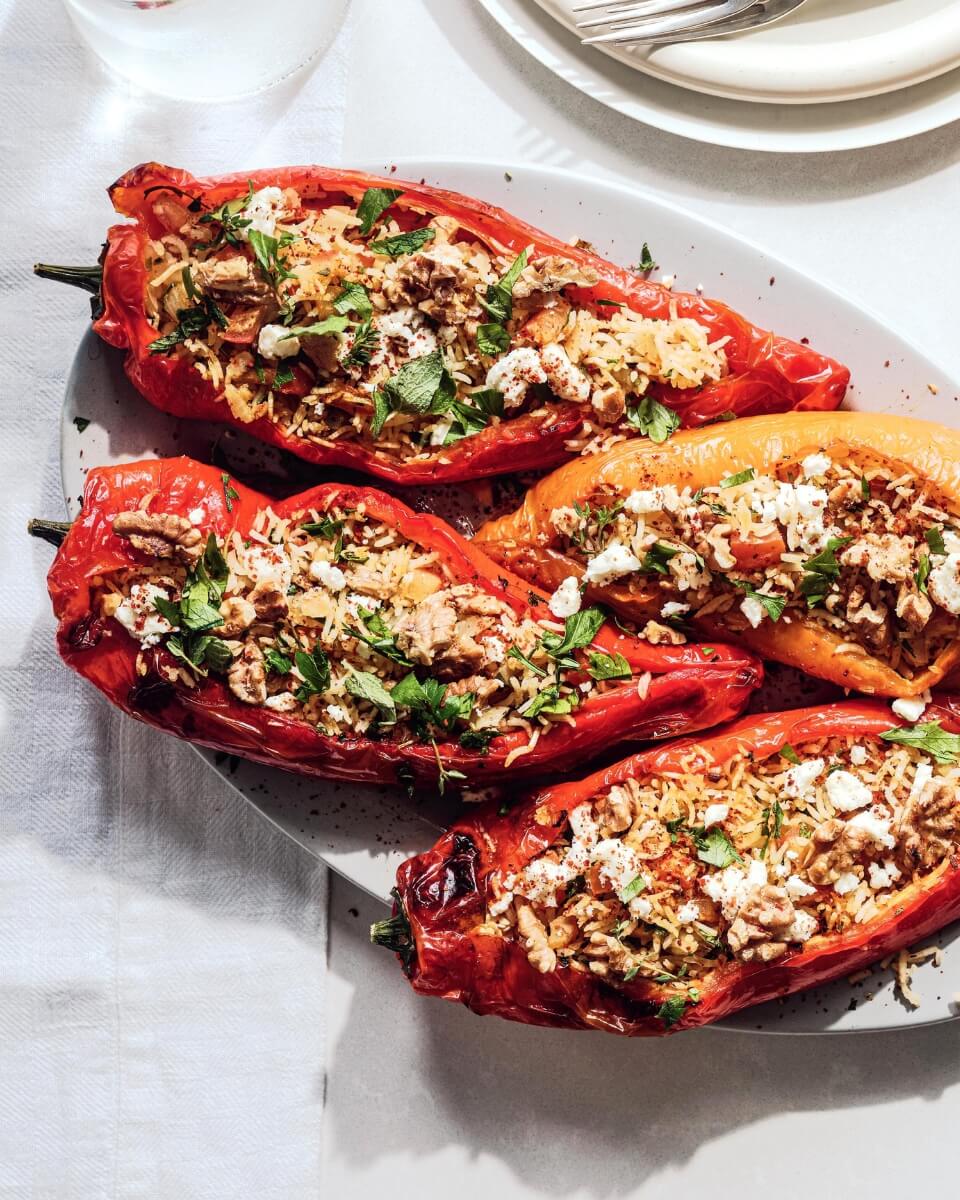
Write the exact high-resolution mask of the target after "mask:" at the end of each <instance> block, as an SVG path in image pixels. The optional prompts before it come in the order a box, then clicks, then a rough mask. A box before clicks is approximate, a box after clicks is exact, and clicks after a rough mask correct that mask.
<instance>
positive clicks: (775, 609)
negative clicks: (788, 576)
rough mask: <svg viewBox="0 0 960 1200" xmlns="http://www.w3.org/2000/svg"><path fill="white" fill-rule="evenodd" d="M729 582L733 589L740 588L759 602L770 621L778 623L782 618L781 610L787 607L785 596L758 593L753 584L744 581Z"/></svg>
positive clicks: (733, 580)
mask: <svg viewBox="0 0 960 1200" xmlns="http://www.w3.org/2000/svg"><path fill="white" fill-rule="evenodd" d="M730 582H731V583H732V584H733V586H734V587H737V588H740V590H741V591H743V592H746V593H747V595H748V596H750V597H752V598H753V599H754V600H759V601H760V603H761V605H762V606H763V610H764V612H765V613H766V614H767V616H768V617H769V618H770V620H771V621H779V620H780V618H781V616H783V610H784V609H785V608H786V606H787V598H786V596H768V595H766V594H765V593H764V592H758V591H757V589H756V588H755V587H754V586H753V584H752V583H750V582H749V581H748V580H746V579H731V580H730Z"/></svg>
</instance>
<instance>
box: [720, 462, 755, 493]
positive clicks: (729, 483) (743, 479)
mask: <svg viewBox="0 0 960 1200" xmlns="http://www.w3.org/2000/svg"><path fill="white" fill-rule="evenodd" d="M756 477H757V473H756V471H755V470H754V469H753V467H747V468H746V469H745V470H743V471H738V472H737V473H736V475H728V476H727V477H726V479H721V480H720V482H719V484H718V485H717V486H718V487H720V488H732V487H737V485H738V484H741V483H749V482H750V480H751V479H756Z"/></svg>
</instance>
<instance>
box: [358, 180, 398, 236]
mask: <svg viewBox="0 0 960 1200" xmlns="http://www.w3.org/2000/svg"><path fill="white" fill-rule="evenodd" d="M402 195H403V192H401V191H398V190H397V189H396V188H367V190H366V191H365V192H364V193H363V196H362V197H361V199H360V203H359V204H358V205H357V216H358V217H359V218H360V236H361V237H366V236H367V234H368V233H369V232H370V230H371V229H373V226H374V224H375V223H376V221H377V219H378V218H379V217H380V216H382V215H383V213H384V212H386V210H387V209H388V208H389V207H390V205H391V204H392V203H393V202H394V200H399V199H400V197H401V196H402Z"/></svg>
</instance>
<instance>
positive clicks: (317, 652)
mask: <svg viewBox="0 0 960 1200" xmlns="http://www.w3.org/2000/svg"><path fill="white" fill-rule="evenodd" d="M294 661H295V662H296V664H297V670H298V671H299V672H300V674H301V675H302V676H303V683H301V685H300V686H299V688H297V692H296V696H297V699H298V700H300V701H301V702H302V701H305V700H309V699H310V697H311V696H318V695H320V693H321V692H325V691H326V690H327V688H328V687H329V686H330V659H329V658H328V657H327V655H326V654H325V653H324V651H323V650H321V648H320V647H319V646H314V648H313V653H312V654H307V652H306V651H305V650H298V651H297V652H296V654H295V655H294ZM349 690H350V688H349V681H348V687H347V691H349Z"/></svg>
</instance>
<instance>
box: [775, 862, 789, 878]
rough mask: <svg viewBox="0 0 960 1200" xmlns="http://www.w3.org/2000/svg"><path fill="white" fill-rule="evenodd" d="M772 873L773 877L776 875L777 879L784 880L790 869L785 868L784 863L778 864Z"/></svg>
mask: <svg viewBox="0 0 960 1200" xmlns="http://www.w3.org/2000/svg"><path fill="white" fill-rule="evenodd" d="M773 873H774V875H776V877H777V878H778V879H784V878H786V876H787V875H789V874H790V868H789V866H787V864H786V863H784V862H779V863H777V865H776V866H775V867H774V868H773Z"/></svg>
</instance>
